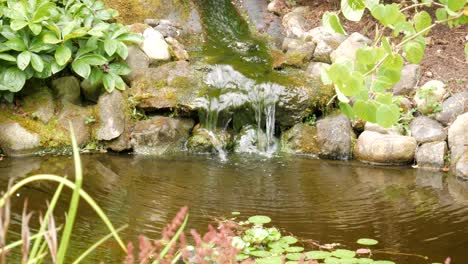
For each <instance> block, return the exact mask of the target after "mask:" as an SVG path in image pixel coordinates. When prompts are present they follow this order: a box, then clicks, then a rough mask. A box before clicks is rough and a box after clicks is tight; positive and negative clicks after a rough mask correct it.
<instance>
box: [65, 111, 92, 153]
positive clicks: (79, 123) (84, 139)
mask: <svg viewBox="0 0 468 264" xmlns="http://www.w3.org/2000/svg"><path fill="white" fill-rule="evenodd" d="M92 113H93V109H92V108H91V107H82V106H78V105H74V104H71V103H64V105H63V107H62V109H61V111H60V112H59V114H58V126H59V127H61V128H62V129H65V130H66V131H69V130H70V123H71V125H72V127H73V131H74V132H75V139H76V142H77V143H78V145H85V144H87V143H89V142H90V140H91V127H90V126H89V125H88V124H86V119H87V118H90V117H93V114H92Z"/></svg>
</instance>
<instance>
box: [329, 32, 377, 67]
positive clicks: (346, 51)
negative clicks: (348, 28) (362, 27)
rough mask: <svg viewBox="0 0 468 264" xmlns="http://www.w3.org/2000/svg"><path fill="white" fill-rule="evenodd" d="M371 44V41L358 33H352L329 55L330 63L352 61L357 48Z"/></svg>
mask: <svg viewBox="0 0 468 264" xmlns="http://www.w3.org/2000/svg"><path fill="white" fill-rule="evenodd" d="M370 44H372V41H371V40H370V39H368V38H367V37H365V36H363V35H362V34H360V33H357V32H354V33H353V34H351V35H350V36H349V37H348V38H347V39H346V40H345V41H343V42H342V43H341V44H340V45H339V46H338V48H336V50H334V51H333V52H332V53H331V54H330V58H331V61H332V62H336V61H337V60H338V59H343V58H347V59H350V60H351V61H354V60H355V58H356V51H357V50H358V49H359V48H362V47H365V46H367V45H370Z"/></svg>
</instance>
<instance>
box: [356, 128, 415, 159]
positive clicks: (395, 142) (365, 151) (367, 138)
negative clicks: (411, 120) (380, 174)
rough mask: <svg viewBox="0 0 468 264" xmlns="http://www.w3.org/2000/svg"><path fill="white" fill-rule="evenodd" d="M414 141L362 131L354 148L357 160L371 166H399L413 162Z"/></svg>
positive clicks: (402, 137) (408, 138) (398, 136)
mask: <svg viewBox="0 0 468 264" xmlns="http://www.w3.org/2000/svg"><path fill="white" fill-rule="evenodd" d="M416 147H417V142H416V139H414V138H412V137H408V136H400V135H384V134H380V133H377V132H372V131H364V132H363V133H362V134H361V135H360V136H359V138H358V141H357V144H356V146H355V148H354V156H355V158H356V159H357V160H360V161H362V162H366V163H372V164H383V165H401V164H408V163H411V162H413V160H414V155H415V151H416Z"/></svg>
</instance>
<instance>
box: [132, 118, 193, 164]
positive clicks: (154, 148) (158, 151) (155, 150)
mask: <svg viewBox="0 0 468 264" xmlns="http://www.w3.org/2000/svg"><path fill="white" fill-rule="evenodd" d="M193 125H194V122H193V120H191V119H182V118H170V117H164V116H154V117H152V118H150V119H148V120H143V121H138V122H137V123H136V124H135V127H134V129H133V131H132V133H131V144H132V147H133V151H134V152H135V153H136V154H154V155H162V154H164V153H171V152H177V151H181V150H182V149H183V148H184V144H185V142H186V141H187V139H188V137H189V134H190V131H191V130H192V127H193Z"/></svg>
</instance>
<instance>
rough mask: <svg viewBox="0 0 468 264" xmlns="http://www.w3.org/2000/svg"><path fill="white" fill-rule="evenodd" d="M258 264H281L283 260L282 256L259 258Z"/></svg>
mask: <svg viewBox="0 0 468 264" xmlns="http://www.w3.org/2000/svg"><path fill="white" fill-rule="evenodd" d="M255 263H256V264H281V263H282V260H281V257H280V256H276V257H267V258H259V259H256V260H255Z"/></svg>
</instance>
